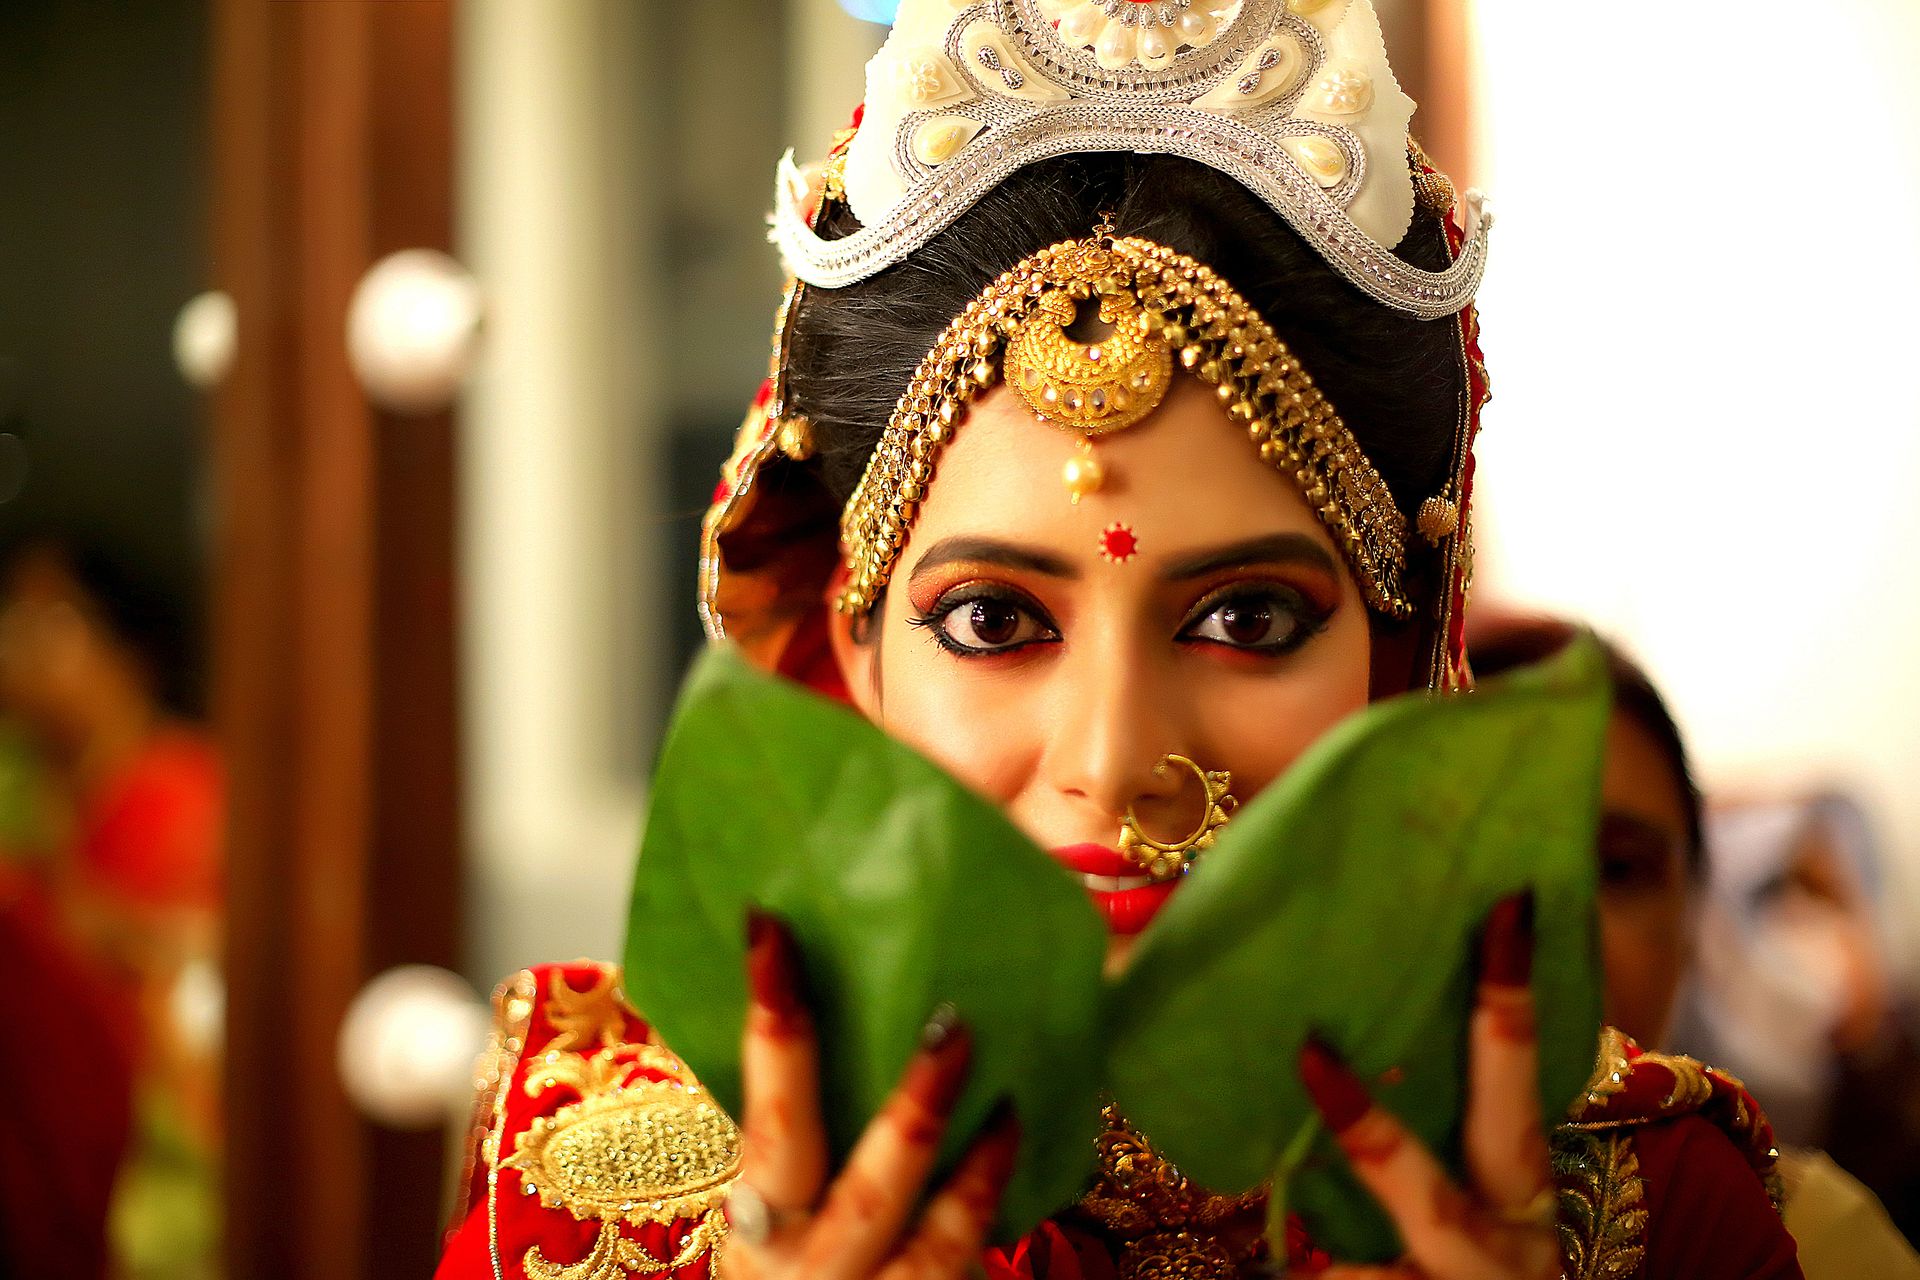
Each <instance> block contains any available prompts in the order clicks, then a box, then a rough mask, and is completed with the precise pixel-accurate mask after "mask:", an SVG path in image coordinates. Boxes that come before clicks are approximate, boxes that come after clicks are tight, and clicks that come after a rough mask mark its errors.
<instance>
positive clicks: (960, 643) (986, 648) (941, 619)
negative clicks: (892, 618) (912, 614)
mask: <svg viewBox="0 0 1920 1280" xmlns="http://www.w3.org/2000/svg"><path fill="white" fill-rule="evenodd" d="M1036 608H1037V606H1033V605H1028V604H1024V603H1022V602H1021V601H1019V600H1015V599H1005V598H1002V597H1001V596H999V595H977V596H973V597H972V598H970V599H969V598H964V597H963V598H961V599H959V600H957V601H953V602H952V603H950V604H947V605H945V606H944V607H940V608H937V609H936V611H935V612H934V613H932V614H931V615H929V616H928V617H927V618H925V619H922V620H920V625H922V626H929V627H932V628H933V634H934V638H935V639H936V640H938V641H939V642H940V643H941V645H942V646H944V647H945V648H946V649H947V651H948V652H949V653H955V654H959V655H962V656H977V655H979V654H987V653H1007V652H1011V651H1012V650H1015V649H1020V648H1024V647H1026V646H1027V645H1029V644H1035V643H1038V642H1041V641H1048V640H1057V639H1059V638H1060V637H1059V634H1058V633H1057V632H1056V631H1055V630H1054V629H1053V627H1052V626H1050V625H1049V624H1048V623H1046V622H1045V621H1043V620H1042V618H1041V617H1039V616H1037V615H1036Z"/></svg>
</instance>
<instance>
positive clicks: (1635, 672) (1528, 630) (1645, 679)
mask: <svg viewBox="0 0 1920 1280" xmlns="http://www.w3.org/2000/svg"><path fill="white" fill-rule="evenodd" d="M1581 630H1582V628H1580V627H1577V626H1575V625H1574V624H1573V623H1570V622H1565V621H1562V620H1560V619H1558V618H1548V617H1541V616H1538V615H1504V616H1496V617H1495V618H1494V619H1493V620H1492V621H1490V622H1487V623H1485V624H1480V623H1476V624H1475V625H1474V626H1472V627H1471V628H1469V630H1468V632H1467V654H1468V661H1469V662H1470V663H1471V664H1472V666H1473V673H1474V675H1475V676H1497V675H1499V674H1501V673H1502V672H1505V671H1512V670H1513V669H1515V668H1516V667H1527V666H1532V665H1533V664H1534V663H1536V662H1544V661H1545V660H1546V659H1548V658H1551V657H1552V656H1553V655H1554V654H1556V653H1558V652H1560V650H1562V649H1564V648H1566V646H1567V645H1568V644H1570V643H1571V642H1572V640H1573V638H1574V637H1575V636H1576V635H1578V634H1579V633H1580V631H1581ZM1595 639H1596V640H1597V641H1598V642H1599V645H1600V649H1601V652H1602V653H1604V654H1605V655H1606V658H1607V677H1608V679H1609V680H1610V681H1611V682H1612V684H1613V705H1614V707H1615V709H1616V710H1618V711H1620V712H1622V713H1624V714H1625V715H1626V716H1627V717H1628V718H1630V719H1631V720H1632V721H1633V722H1634V723H1635V724H1637V725H1639V726H1640V727H1641V728H1642V729H1645V730H1646V731H1647V733H1648V734H1650V735H1651V736H1652V738H1653V740H1654V742H1656V743H1658V744H1659V747H1660V751H1661V754H1663V755H1665V756H1666V758H1667V765H1668V767H1669V768H1670V769H1671V770H1672V771H1673V779H1674V781H1675V782H1676V783H1678V784H1679V786H1680V795H1681V803H1682V805H1683V806H1684V808H1685V809H1686V821H1687V870H1688V872H1689V873H1691V874H1693V875H1696V876H1697V875H1699V874H1700V872H1701V870H1702V868H1703V859H1704V856H1705V851H1706V846H1705V843H1704V840H1703V838H1702V835H1701V825H1702V821H1703V818H1702V814H1701V801H1700V788H1699V787H1698V786H1696V785H1695V784H1694V781H1693V768H1692V766H1691V764H1690V763H1689V762H1688V760H1687V744H1686V741H1685V740H1684V739H1683V738H1681V736H1680V726H1679V725H1677V724H1675V723H1674V720H1673V713H1672V712H1670V711H1668V710H1667V703H1666V699H1664V698H1662V697H1661V696H1660V691H1659V690H1658V689H1656V688H1655V687H1654V684H1653V680H1652V679H1651V678H1650V677H1649V676H1648V675H1647V673H1646V672H1645V671H1644V670H1642V669H1641V667H1640V665H1639V664H1638V663H1636V662H1635V661H1634V660H1633V659H1631V658H1629V657H1627V655H1626V654H1624V653H1622V652H1621V651H1620V648H1619V647H1618V646H1617V645H1614V644H1612V643H1611V642H1609V641H1608V640H1606V639H1605V638H1603V637H1599V636H1596V637H1595Z"/></svg>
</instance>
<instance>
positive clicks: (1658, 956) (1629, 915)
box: [1600, 890, 1686, 1036]
mask: <svg viewBox="0 0 1920 1280" xmlns="http://www.w3.org/2000/svg"><path fill="white" fill-rule="evenodd" d="M1623 899H1624V900H1623ZM1685 930H1686V925H1685V911H1684V906H1683V905H1682V904H1673V903H1669V902H1667V901H1666V899H1664V898H1660V897H1655V896H1652V895H1642V896H1638V897H1635V896H1630V895H1618V894H1609V893H1607V892H1605V891H1604V890H1603V891H1602V893H1601V895H1600V960H1601V967H1602V970H1603V972H1604V976H1605V987H1606V1005H1607V1008H1606V1016H1607V1020H1608V1021H1609V1022H1612V1023H1615V1024H1616V1025H1618V1026H1620V1028H1621V1029H1622V1030H1624V1031H1626V1032H1627V1033H1628V1034H1630V1035H1636V1036H1653V1035H1656V1034H1658V1032H1659V1031H1660V1028H1659V1027H1658V1026H1655V1025H1653V1024H1654V1023H1655V1022H1657V1021H1658V1020H1660V1019H1662V1018H1664V1017H1665V1015H1666V1010H1667V1008H1668V1006H1669V1005H1670V1004H1671V1003H1672V1001H1673V994H1674V991H1675V989H1676V987H1677V986H1678V984H1679V981H1680V970H1681V967H1682V964H1683V961H1684V956H1685V947H1686V931H1685Z"/></svg>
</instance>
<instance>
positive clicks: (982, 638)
mask: <svg viewBox="0 0 1920 1280" xmlns="http://www.w3.org/2000/svg"><path fill="white" fill-rule="evenodd" d="M967 622H968V624H969V625H971V627H972V628H973V635H972V636H971V637H969V638H970V639H971V640H972V641H973V642H974V643H975V644H983V645H987V646H989V647H992V646H997V645H1003V644H1011V643H1013V641H1014V640H1015V639H1016V638H1017V637H1018V636H1019V634H1020V611H1019V610H1018V609H1016V608H1014V607H1013V606H1012V605H1010V604H1008V603H1006V602H1005V601H1004V600H975V601H974V602H973V603H972V604H971V605H969V606H967Z"/></svg>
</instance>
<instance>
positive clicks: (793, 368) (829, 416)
mask: <svg viewBox="0 0 1920 1280" xmlns="http://www.w3.org/2000/svg"><path fill="white" fill-rule="evenodd" d="M1107 212H1111V213H1112V214H1113V220H1114V229H1115V232H1116V234H1118V235H1122V236H1128V235H1138V236H1144V237H1146V238H1148V239H1150V240H1154V241H1157V242H1159V243H1161V244H1164V245H1167V246H1168V247H1170V248H1172V249H1175V250H1177V251H1179V252H1181V253H1185V254H1190V255H1192V256H1193V257H1195V258H1197V259H1199V260H1200V261H1202V262H1204V263H1206V264H1207V265H1208V266H1210V267H1212V268H1213V269H1214V270H1215V271H1217V272H1218V273H1219V274H1220V275H1221V276H1222V277H1224V278H1225V279H1226V280H1227V282H1228V283H1230V284H1231V285H1232V286H1233V287H1234V288H1235V289H1237V290H1238V291H1239V292H1240V293H1241V295H1242V296H1244V297H1245V298H1246V299H1247V300H1248V301H1249V302H1250V303H1252V304H1253V306H1254V307H1255V308H1257V309H1258V310H1259V311H1260V313H1261V315H1263V316H1264V317H1265V318H1266V320H1267V322H1268V323H1269V324H1271V325H1272V326H1273V327H1274V330H1275V331H1276V332H1277V333H1278V334H1279V335H1280V337H1281V338H1282V339H1284V340H1285V341H1286V342H1287V344H1288V345H1289V346H1290V347H1292V349H1293V351H1294V353H1295V354H1296V355H1298V356H1299V358H1300V361H1301V363H1302V365H1304V366H1305V368H1306V369H1307V371H1308V372H1309V373H1310V374H1311V375H1312V376H1313V379H1314V381H1315V382H1316V383H1318V384H1319V385H1320V387H1321V388H1322V389H1324V390H1325V391H1326V393H1327V397H1328V398H1329V399H1330V400H1331V401H1332V402H1333V405H1334V407H1335V408H1336V409H1338V410H1339V412H1340V415H1341V417H1342V418H1343V419H1345V421H1346V423H1347V425H1348V427H1349V428H1350V429H1351V430H1352V431H1353V433H1354V435H1355V437H1356V438H1358V440H1359V442H1360V445H1361V447H1362V448H1363V449H1364V450H1366V453H1367V455H1368V457H1369V458H1370V459H1372V461H1373V463H1374V465H1375V466H1376V467H1377V468H1378V469H1379V471H1380V473H1381V475H1382V476H1383V477H1384V478H1385V480H1386V481H1387V485H1388V487H1389V488H1390V489H1391V490H1392V492H1393V495H1394V498H1395V500H1396V501H1397V502H1398V503H1399V505H1400V507H1401V509H1402V510H1403V511H1405V512H1406V513H1407V515H1408V516H1409V518H1410V519H1411V518H1412V517H1413V516H1414V515H1415V514H1416V513H1417V511H1418V509H1419V507H1420V504H1421V503H1422V502H1423V501H1424V500H1425V499H1426V498H1428V497H1430V496H1432V495H1434V494H1437V493H1439V492H1440V490H1441V489H1442V487H1443V486H1444V485H1445V484H1446V482H1447V481H1448V479H1449V478H1450V477H1449V476H1448V475H1447V474H1446V472H1447V467H1448V463H1449V461H1450V458H1451V456H1452V450H1453V442H1454V433H1455V430H1456V428H1457V425H1458V414H1459V408H1460V403H1461V399H1462V397H1463V395H1464V386H1463V383H1464V379H1465V376H1466V373H1465V370H1464V369H1463V368H1462V366H1461V358H1460V353H1459V349H1458V339H1457V337H1456V326H1455V324H1454V322H1453V321H1452V320H1451V319H1447V320H1436V321H1422V320H1417V319H1415V318H1413V317H1412V316H1408V315H1405V314H1402V313H1400V312H1397V311H1393V310H1391V309H1389V308H1387V307H1385V306H1383V305H1381V304H1380V303H1378V302H1375V301H1373V300H1372V299H1370V298H1368V297H1367V296H1366V295H1364V294H1362V293H1361V292H1360V291H1359V290H1358V289H1357V288H1355V287H1354V286H1353V285H1351V284H1349V283H1348V282H1347V281H1346V280H1345V279H1344V278H1342V277H1341V276H1340V275H1338V274H1337V273H1336V272H1335V271H1334V270H1333V268H1332V267H1330V266H1329V265H1327V263H1326V262H1325V261H1323V260H1322V259H1321V258H1320V257H1319V256H1318V255H1317V254H1316V253H1315V251H1314V250H1313V249H1311V248H1310V247H1309V246H1308V245H1307V244H1306V243H1305V242H1304V241H1303V240H1301V239H1300V237H1299V236H1297V235H1295V234H1294V233H1293V232H1292V231H1291V230H1289V229H1288V228H1287V227H1286V225H1285V224H1284V223H1283V222H1281V220H1280V218H1279V216H1278V215H1277V214H1275V213H1274V212H1273V211H1272V210H1271V209H1269V208H1268V207H1267V206H1266V205H1265V204H1263V203H1261V202H1260V201H1259V200H1258V199H1257V198H1256V197H1255V196H1254V195H1253V194H1252V193H1251V192H1249V191H1248V190H1247V189H1246V188H1245V187H1243V186H1241V185H1240V184H1239V183H1238V182H1236V181H1234V180H1233V179H1231V178H1229V177H1227V176H1225V175H1223V174H1221V173H1219V172H1217V171H1216V170H1213V169H1209V168H1207V167H1206V166H1204V165H1201V164H1197V163H1195V162H1193V161H1190V160H1184V159H1180V158H1177V157H1171V156H1140V155H1132V154H1104V153H1102V154H1091V155H1072V156H1062V157H1059V158H1056V159H1053V160H1047V161H1043V162H1040V163H1038V164H1034V165H1032V166H1030V167H1028V168H1025V169H1022V170H1020V171H1019V172H1017V173H1015V174H1014V175H1013V176H1012V177H1010V178H1008V179H1007V181H1006V182H1004V183H1002V184H1001V185H1000V186H999V187H997V188H995V189H994V190H993V191H991V192H989V193H988V194H987V195H986V196H984V197H982V198H981V200H980V202H979V203H978V204H976V205H974V206H973V207H972V208H971V209H969V210H968V211H967V212H966V213H965V214H964V215H962V216H961V218H960V219H959V220H958V221H957V222H955V223H954V224H953V225H952V226H951V227H949V228H947V229H946V230H945V231H944V232H942V233H941V234H940V235H938V236H936V237H935V238H934V239H933V241H932V242H931V243H929V244H928V245H927V246H926V247H925V248H923V249H921V250H919V251H918V252H917V253H915V254H914V255H913V256H912V257H910V258H909V259H907V261H905V262H902V263H900V264H899V265H897V266H894V267H890V268H888V269H887V270H885V271H882V272H881V273H879V274H878V275H876V276H874V277H872V278H871V279H868V280H865V281H862V282H860V283H858V284H854V285H849V286H847V287H845V288H841V289H832V290H820V289H810V290H807V291H806V292H805V293H804V294H803V295H802V299H801V302H800V304H799V308H798V311H797V313H796V315H795V316H794V319H793V325H792V331H791V335H790V339H789V346H788V382H787V399H788V405H789V408H790V409H791V410H792V411H794V412H797V413H801V414H804V415H806V416H807V417H808V418H809V419H810V420H811V421H812V423H813V427H814V435H815V441H816V447H817V448H818V450H819V456H820V460H821V461H820V467H821V472H820V475H821V479H822V481H823V482H824V483H825V485H826V486H827V488H828V490H829V491H830V492H831V494H832V496H833V498H834V500H835V502H836V503H844V502H845V501H846V499H847V498H848V496H850V495H851V493H852V491H853V488H854V486H855V485H856V484H857V483H858V482H859V478H860V475H861V473H862V471H863V470H864V469H865V467H866V465H867V459H868V458H869V456H870V455H871V454H872V452H873V449H874V446H875V445H876V444H877V443H878V442H879V439H880V434H881V431H882V430H883V429H884V428H885V426H886V423H887V419H888V418H889V416H891V414H892V412H893V407H894V403H895V401H897V400H898V399H899V397H900V394H901V392H902V391H904V390H905V389H906V386H907V384H908V382H910V381H911V380H912V377H913V373H914V370H915V369H916V368H917V367H918V366H919V364H920V361H921V360H922V359H923V358H924V357H925V356H926V354H927V352H928V351H929V350H930V349H931V348H932V347H933V345H934V343H935V342H936V341H937V340H938V338H939V336H940V333H941V331H942V330H944V329H945V328H946V327H947V325H948V324H949V323H950V322H951V321H952V320H953V318H954V317H955V316H957V315H959V314H960V312H961V311H963V310H965V309H966V306H967V304H968V303H969V302H971V301H972V300H973V299H974V297H975V296H976V295H978V294H979V293H981V292H982V291H983V290H985V289H986V288H987V286H988V285H990V284H992V283H993V281H994V279H995V278H996V277H998V276H999V275H1000V274H1001V273H1002V272H1003V271H1005V270H1007V269H1008V268H1009V267H1012V266H1013V265H1014V264H1015V263H1017V262H1019V261H1020V260H1021V259H1022V258H1024V257H1026V256H1027V255H1029V254H1031V253H1033V252H1035V251H1036V250H1038V249H1042V248H1044V247H1046V246H1047V245H1049V244H1053V243H1056V242H1058V241H1061V240H1073V239H1079V238H1081V237H1084V236H1086V235H1088V234H1089V233H1090V232H1091V231H1092V229H1093V228H1094V226H1095V225H1096V224H1097V223H1098V221H1099V219H1100V216H1101V215H1102V214H1103V213H1107ZM857 225H858V224H857V223H856V222H855V221H854V220H853V218H852V215H851V214H850V213H848V212H847V211H846V210H845V209H844V208H840V207H835V208H832V209H830V211H829V212H828V214H827V216H826V218H825V220H824V222H823V224H822V226H821V233H822V234H823V235H827V236H830V237H831V236H836V235H844V234H846V233H847V232H849V231H851V230H853V229H854V228H856V227H857ZM1397 252H1398V253H1399V255H1400V256H1401V257H1402V258H1403V259H1405V260H1406V261H1408V262H1409V263H1412V264H1413V265H1415V266H1420V267H1424V268H1427V269H1438V268H1441V267H1444V266H1445V265H1446V264H1447V261H1448V259H1449V251H1448V248H1447V244H1446V239H1445V231H1444V229H1443V227H1442V225H1441V223H1440V221H1439V220H1438V218H1437V217H1436V216H1435V215H1433V214H1431V213H1429V212H1424V211H1422V212H1420V213H1418V214H1416V217H1415V222H1414V226H1413V228H1412V230H1410V231H1409V232H1408V234H1407V237H1406V239H1405V240H1404V241H1403V242H1402V243H1401V245H1400V246H1399V248H1398V250H1397Z"/></svg>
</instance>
